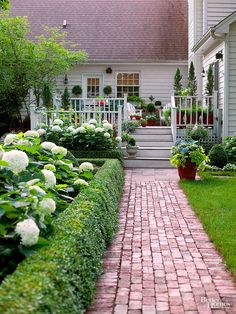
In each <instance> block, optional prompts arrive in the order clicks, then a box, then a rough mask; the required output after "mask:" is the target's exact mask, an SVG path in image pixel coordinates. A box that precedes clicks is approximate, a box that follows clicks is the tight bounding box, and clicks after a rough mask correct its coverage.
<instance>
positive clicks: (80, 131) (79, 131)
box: [75, 126, 86, 133]
mask: <svg viewBox="0 0 236 314" xmlns="http://www.w3.org/2000/svg"><path fill="white" fill-rule="evenodd" d="M75 131H76V133H86V129H85V127H83V126H80V127H79V128H77V129H76V130H75Z"/></svg>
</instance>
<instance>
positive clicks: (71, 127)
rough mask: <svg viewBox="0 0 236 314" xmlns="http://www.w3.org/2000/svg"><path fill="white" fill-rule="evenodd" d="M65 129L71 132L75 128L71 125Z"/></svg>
mask: <svg viewBox="0 0 236 314" xmlns="http://www.w3.org/2000/svg"><path fill="white" fill-rule="evenodd" d="M67 131H68V132H71V133H73V132H74V131H75V128H74V127H73V126H72V125H71V126H69V127H68V128H67Z"/></svg>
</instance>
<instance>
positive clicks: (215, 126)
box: [213, 91, 219, 137]
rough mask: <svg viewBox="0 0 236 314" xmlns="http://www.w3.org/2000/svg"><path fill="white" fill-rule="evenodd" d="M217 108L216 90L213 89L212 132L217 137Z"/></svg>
mask: <svg viewBox="0 0 236 314" xmlns="http://www.w3.org/2000/svg"><path fill="white" fill-rule="evenodd" d="M218 120H219V110H218V92H217V91H214V94H213V124H214V126H213V127H214V132H215V134H216V135H217V137H218V132H219V131H218V128H219V121H218Z"/></svg>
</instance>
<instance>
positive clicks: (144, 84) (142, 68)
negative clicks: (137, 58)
mask: <svg viewBox="0 0 236 314" xmlns="http://www.w3.org/2000/svg"><path fill="white" fill-rule="evenodd" d="M109 67H111V68H112V74H106V71H105V70H106V68H107V66H105V65H82V66H77V67H75V68H74V69H73V70H71V71H70V72H69V73H68V85H67V86H68V89H69V91H71V89H72V87H73V86H74V85H81V86H82V77H83V75H86V74H91V76H92V75H101V76H102V77H103V86H106V85H110V86H111V87H112V91H113V94H112V96H114V97H115V96H116V95H115V91H116V74H117V73H119V72H139V73H140V96H141V97H143V98H144V99H145V100H148V97H150V95H153V97H155V99H156V100H157V99H159V100H161V101H162V102H163V103H168V102H170V99H171V94H172V91H173V79H174V75H175V72H176V69H177V67H179V68H180V69H181V72H182V74H183V76H184V79H183V84H185V83H186V77H187V71H188V68H187V64H186V66H183V65H181V66H178V65H177V64H176V65H145V64H143V65H141V64H136V65H135V64H130V65H122V64H121V65H112V64H109ZM63 78H64V77H63V76H60V77H59V78H58V81H57V82H58V84H57V88H58V89H59V90H61V91H62V90H63V89H64V88H65V85H64V84H63Z"/></svg>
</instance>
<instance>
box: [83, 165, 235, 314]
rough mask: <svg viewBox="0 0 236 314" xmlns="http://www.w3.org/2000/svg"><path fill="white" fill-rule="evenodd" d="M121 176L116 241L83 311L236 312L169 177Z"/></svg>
mask: <svg viewBox="0 0 236 314" xmlns="http://www.w3.org/2000/svg"><path fill="white" fill-rule="evenodd" d="M158 173H159V172H158V171H157V170H150V169H149V170H144V171H143V172H141V171H135V170H126V185H125V191H124V195H123V199H122V203H121V212H120V225H119V231H118V234H117V237H116V239H115V240H114V241H113V243H112V245H111V246H110V247H109V248H108V250H107V253H106V256H105V258H104V273H103V275H102V276H101V277H100V279H99V280H98V283H97V293H96V295H95V298H94V303H93V305H92V307H91V309H90V310H89V311H88V312H87V313H88V314H92V313H101V314H106V313H107V314H108V313H109V314H111V313H115V314H123V313H124V314H126V313H130V314H136V313H137V314H138V313H143V314H152V313H153V314H155V313H173V314H179V313H189V314H190V313H204V314H208V313H218V314H220V313H236V287H235V285H234V283H233V281H232V278H231V276H230V274H229V273H228V272H227V271H226V270H225V266H224V264H223V261H222V259H221V257H220V256H219V254H218V253H217V251H216V249H215V248H214V246H213V244H212V243H211V241H210V240H209V238H208V236H207V235H206V233H205V232H204V230H203V227H202V225H201V223H200V222H199V220H198V218H197V217H196V216H195V214H194V213H193V211H192V209H191V207H190V206H189V204H188V202H187V200H186V197H185V195H184V193H183V192H182V190H181V189H180V188H179V187H178V183H177V180H176V177H175V176H173V177H172V176H171V170H169V171H168V175H167V176H166V180H167V181H165V176H164V175H163V172H160V179H161V181H160V180H159V177H158Z"/></svg>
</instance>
